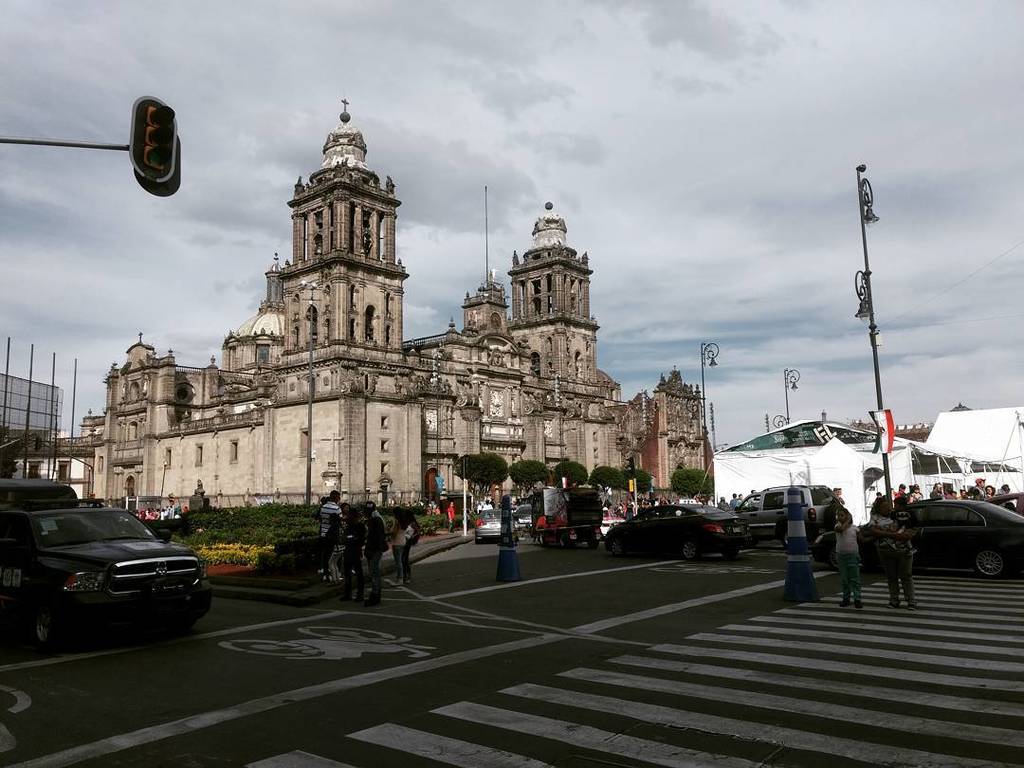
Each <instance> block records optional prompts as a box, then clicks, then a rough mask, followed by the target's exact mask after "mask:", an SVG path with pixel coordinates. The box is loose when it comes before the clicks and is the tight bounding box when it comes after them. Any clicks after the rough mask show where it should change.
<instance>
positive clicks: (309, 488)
mask: <svg viewBox="0 0 1024 768" xmlns="http://www.w3.org/2000/svg"><path fill="white" fill-rule="evenodd" d="M302 287H303V288H309V310H308V314H309V400H308V402H307V403H306V506H307V507H308V506H309V505H310V504H311V503H312V497H313V393H314V391H315V389H316V379H315V378H314V376H313V334H314V333H315V332H316V325H315V323H316V320H315V319H314V314H315V313H316V310H315V307H314V305H313V291H314V290H316V288H317V284H316V283H315V282H314V283H307V282H305V281H303V282H302Z"/></svg>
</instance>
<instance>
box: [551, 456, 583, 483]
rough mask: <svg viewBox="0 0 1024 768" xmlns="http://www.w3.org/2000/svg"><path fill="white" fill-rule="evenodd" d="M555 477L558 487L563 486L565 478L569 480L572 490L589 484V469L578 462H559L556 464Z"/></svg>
mask: <svg viewBox="0 0 1024 768" xmlns="http://www.w3.org/2000/svg"><path fill="white" fill-rule="evenodd" d="M554 475H555V483H556V484H558V485H561V484H562V478H563V477H564V478H567V479H568V482H569V487H570V488H572V487H575V486H577V485H583V484H584V483H585V482H587V468H586V467H584V466H583V465H582V464H580V463H579V462H576V461H568V460H566V461H560V462H558V463H557V464H555V469H554Z"/></svg>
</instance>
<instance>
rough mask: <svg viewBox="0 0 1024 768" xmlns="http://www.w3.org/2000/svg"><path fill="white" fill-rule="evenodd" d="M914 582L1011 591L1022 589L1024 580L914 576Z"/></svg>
mask: <svg viewBox="0 0 1024 768" xmlns="http://www.w3.org/2000/svg"><path fill="white" fill-rule="evenodd" d="M914 581H920V582H922V583H927V584H950V585H953V586H957V587H960V586H965V585H966V586H969V587H976V588H978V589H1011V588H1012V587H1014V586H1018V587H1024V579H1019V578H1017V579H1000V580H999V581H986V580H984V579H977V578H975V577H973V576H968V577H966V578H955V577H950V576H923V575H920V576H914Z"/></svg>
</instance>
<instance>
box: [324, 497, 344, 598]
mask: <svg viewBox="0 0 1024 768" xmlns="http://www.w3.org/2000/svg"><path fill="white" fill-rule="evenodd" d="M347 509H348V504H342V505H340V506H339V507H338V514H336V515H334V514H332V515H331V516H330V518H331V522H330V527H328V529H327V541H326V543H325V546H328V547H330V548H331V554H330V557H328V558H327V580H328V581H329V582H331V584H340V583H341V573H340V572H339V571H338V561H339V560H341V556H342V553H343V549H342V545H341V535H342V530H341V529H342V522H343V520H344V516H345V512H346V510H347Z"/></svg>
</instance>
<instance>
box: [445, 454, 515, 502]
mask: <svg viewBox="0 0 1024 768" xmlns="http://www.w3.org/2000/svg"><path fill="white" fill-rule="evenodd" d="M463 472H465V474H463ZM455 474H456V475H458V476H459V477H461V478H462V479H463V480H465V481H466V482H468V483H469V484H470V485H471V486H472V487H473V490H474V491H475V492H482V493H488V492H490V490H491V486H493V485H499V484H501V483H503V482H505V478H507V477H508V462H507V461H505V459H503V458H502V457H501V456H499V455H498V454H496V453H470V454H467V455H465V456H461V457H459V460H458V463H457V464H456V465H455Z"/></svg>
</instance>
